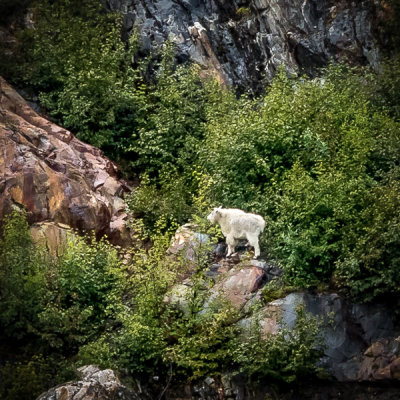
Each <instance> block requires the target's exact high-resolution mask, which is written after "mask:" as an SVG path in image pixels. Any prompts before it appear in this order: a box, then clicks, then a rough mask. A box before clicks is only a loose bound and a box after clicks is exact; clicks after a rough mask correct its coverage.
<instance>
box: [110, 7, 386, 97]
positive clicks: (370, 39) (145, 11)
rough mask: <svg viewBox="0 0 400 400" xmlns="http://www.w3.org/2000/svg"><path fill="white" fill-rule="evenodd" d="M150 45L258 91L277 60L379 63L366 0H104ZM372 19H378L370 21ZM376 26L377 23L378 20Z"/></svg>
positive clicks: (301, 65)
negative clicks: (168, 44) (168, 46)
mask: <svg viewBox="0 0 400 400" xmlns="http://www.w3.org/2000/svg"><path fill="white" fill-rule="evenodd" d="M107 3H108V5H109V7H110V9H112V10H119V11H121V12H122V13H123V15H124V28H125V33H126V35H129V34H131V33H132V32H134V31H138V33H139V36H140V41H141V45H142V48H143V50H144V51H145V52H150V51H151V49H153V48H157V47H158V48H159V47H160V46H162V44H163V43H164V42H165V41H166V40H170V41H172V42H173V43H175V45H176V47H177V59H178V61H181V62H182V61H186V60H188V59H192V60H194V61H196V62H197V63H199V64H200V65H202V66H203V67H204V69H205V70H206V71H208V72H209V73H210V74H212V75H214V76H215V77H217V78H218V79H219V80H220V81H221V82H223V83H230V84H234V85H235V86H237V87H239V88H240V89H242V90H247V89H249V88H253V90H255V91H258V90H260V89H262V87H263V86H264V83H263V82H264V80H265V79H267V80H271V78H272V77H273V75H274V74H275V72H276V69H277V68H278V66H279V65H282V64H283V65H285V66H286V69H287V70H288V71H289V72H296V73H297V72H303V73H304V72H305V73H308V74H313V73H314V72H315V70H316V68H318V67H321V66H324V65H326V64H327V63H328V62H329V60H331V59H333V60H336V61H342V60H347V61H349V62H351V63H353V64H371V65H373V66H376V65H377V63H378V61H379V59H380V55H379V50H378V48H377V45H376V37H375V33H374V23H375V21H376V19H377V13H376V9H375V8H376V5H375V4H374V3H373V2H371V1H358V2H355V1H349V0H341V1H333V0H330V1H329V0H322V1H315V0H294V1H288V0H268V1H266V0H250V1H249V0H244V1H243V0H234V1H216V0H206V1H198V0H107ZM375 25H376V24H375ZM375 27H376V26H375Z"/></svg>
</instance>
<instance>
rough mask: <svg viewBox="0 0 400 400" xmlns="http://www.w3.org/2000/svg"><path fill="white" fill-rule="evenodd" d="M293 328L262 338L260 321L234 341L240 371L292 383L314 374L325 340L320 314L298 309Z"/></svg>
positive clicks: (233, 355)
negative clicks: (315, 315) (323, 340)
mask: <svg viewBox="0 0 400 400" xmlns="http://www.w3.org/2000/svg"><path fill="white" fill-rule="evenodd" d="M296 311H297V319H296V324H295V326H294V328H292V329H286V328H283V329H281V330H279V332H278V333H277V334H276V335H271V334H269V335H268V336H267V337H266V338H262V336H261V332H260V328H259V326H257V324H256V325H255V326H254V327H253V329H252V330H253V332H247V333H246V336H244V335H241V336H239V337H237V338H236V339H235V340H233V341H232V342H231V347H230V354H231V357H232V359H233V361H234V362H235V364H236V365H237V369H238V371H240V372H241V373H244V374H245V376H247V377H249V378H251V379H253V380H261V379H263V380H265V379H266V378H269V379H270V380H272V381H275V382H282V381H283V382H288V383H290V382H293V381H295V380H299V379H302V378H303V377H306V376H311V375H315V372H316V371H317V367H316V363H317V361H318V360H319V359H320V357H321V355H322V349H323V342H322V339H321V337H320V335H319V328H320V325H321V324H320V321H319V320H318V318H317V317H314V316H312V315H311V314H308V313H306V312H305V310H304V308H303V307H299V308H297V310H296Z"/></svg>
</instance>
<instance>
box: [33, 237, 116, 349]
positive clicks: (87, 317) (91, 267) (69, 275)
mask: <svg viewBox="0 0 400 400" xmlns="http://www.w3.org/2000/svg"><path fill="white" fill-rule="evenodd" d="M121 266H122V264H121V260H120V259H119V257H118V254H117V251H116V250H115V249H114V248H112V247H111V246H110V245H109V244H108V243H107V242H105V241H104V240H102V241H100V242H96V239H95V238H94V237H91V238H90V239H89V242H88V243H87V242H86V241H85V238H79V237H72V236H71V237H70V238H69V241H68V244H67V246H66V249H65V251H64V253H63V254H62V255H61V256H60V257H59V259H58V260H57V261H56V262H55V263H54V264H53V265H52V266H50V269H49V270H48V274H47V276H48V279H47V284H46V293H45V294H43V296H42V304H43V306H42V307H43V308H42V310H41V312H40V313H39V314H38V317H39V321H40V324H39V326H38V332H37V333H38V334H39V335H40V337H41V338H42V340H43V341H45V343H46V344H47V345H48V346H50V348H53V349H57V350H58V351H63V352H65V351H66V352H67V353H71V352H76V351H77V350H78V348H79V346H81V345H82V344H85V343H87V342H89V341H90V340H92V339H93V338H94V337H95V336H96V335H98V334H100V333H101V332H103V331H104V330H105V329H107V328H108V327H110V324H111V325H112V322H113V321H114V320H115V313H116V312H117V311H118V307H119V304H120V300H119V299H120V296H121V293H122V290H123V277H124V274H123V270H122V268H121Z"/></svg>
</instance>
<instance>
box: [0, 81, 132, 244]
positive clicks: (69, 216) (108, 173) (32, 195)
mask: <svg viewBox="0 0 400 400" xmlns="http://www.w3.org/2000/svg"><path fill="white" fill-rule="evenodd" d="M128 191H129V188H128V186H127V185H126V184H125V183H124V182H123V181H122V180H119V179H118V170H117V167H116V166H115V165H114V164H113V163H112V162H111V161H110V160H108V159H107V158H106V157H104V156H103V155H102V154H101V151H100V150H98V149H96V148H95V147H93V146H90V145H87V144H85V143H83V142H81V141H80V140H78V139H77V138H76V137H75V136H74V135H73V134H72V133H71V132H69V131H67V130H65V129H63V128H61V127H59V126H57V125H55V124H53V123H51V122H49V121H47V120H46V119H44V118H42V117H41V116H39V115H38V114H37V113H36V112H34V111H33V110H32V108H31V107H30V106H29V105H28V104H27V103H26V101H25V100H24V99H23V98H22V97H21V96H20V95H19V94H18V93H17V92H16V91H15V90H14V89H13V88H12V87H11V86H9V85H8V84H7V83H6V82H5V80H4V79H2V78H0V221H1V219H2V218H3V217H4V215H5V214H6V213H8V212H10V211H11V210H12V208H13V207H16V206H17V207H23V208H24V209H25V210H26V211H27V216H28V221H29V223H30V224H35V225H34V226H35V228H34V229H35V233H37V235H39V236H40V235H42V233H43V232H46V231H49V229H50V230H51V231H52V236H53V237H54V236H57V235H61V236H62V235H63V232H64V230H65V229H66V228H68V227H70V228H73V229H77V230H79V231H81V232H90V231H94V232H95V233H96V235H97V237H101V236H103V235H107V236H108V237H109V239H110V240H111V241H112V242H113V243H115V244H128V243H130V234H129V231H128V229H127V227H126V224H125V222H126V218H127V215H126V212H125V202H124V200H123V195H124V193H125V192H128ZM44 222H45V223H46V224H45V225H43V223H44ZM41 224H42V225H41ZM49 225H52V227H51V228H49ZM39 228H40V229H39ZM56 231H57V232H58V233H57V232H56ZM44 236H46V235H44ZM61 236H60V237H61ZM49 247H51V244H49Z"/></svg>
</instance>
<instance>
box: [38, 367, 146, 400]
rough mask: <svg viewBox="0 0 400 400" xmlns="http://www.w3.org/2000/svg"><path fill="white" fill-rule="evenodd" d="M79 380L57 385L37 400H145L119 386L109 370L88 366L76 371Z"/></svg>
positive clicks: (142, 396) (142, 395) (112, 372)
mask: <svg viewBox="0 0 400 400" xmlns="http://www.w3.org/2000/svg"><path fill="white" fill-rule="evenodd" d="M78 372H79V373H80V375H81V379H80V380H79V381H76V382H68V383H65V384H62V385H59V386H57V387H55V388H53V389H50V390H49V391H48V392H46V393H43V394H42V395H40V396H39V397H38V398H37V400H113V399H119V400H139V399H140V400H145V399H146V398H147V397H145V395H144V394H136V393H135V392H133V391H132V390H129V389H127V388H126V387H125V386H124V385H122V384H121V382H120V381H119V379H118V378H117V377H116V375H115V374H114V371H112V370H111V369H105V370H100V369H99V368H97V367H95V366H93V365H88V366H85V367H82V368H79V369H78Z"/></svg>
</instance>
